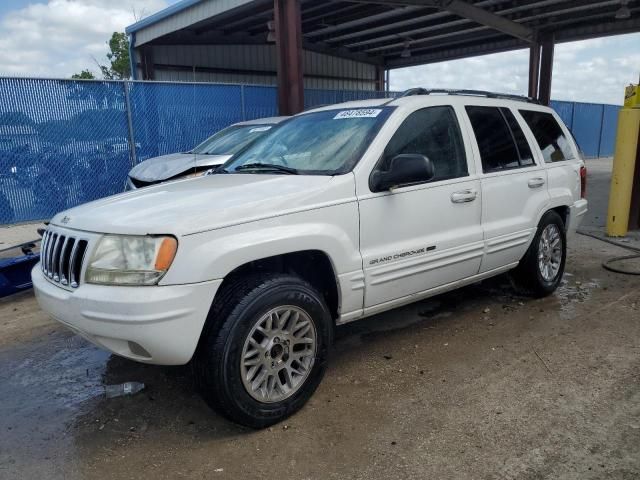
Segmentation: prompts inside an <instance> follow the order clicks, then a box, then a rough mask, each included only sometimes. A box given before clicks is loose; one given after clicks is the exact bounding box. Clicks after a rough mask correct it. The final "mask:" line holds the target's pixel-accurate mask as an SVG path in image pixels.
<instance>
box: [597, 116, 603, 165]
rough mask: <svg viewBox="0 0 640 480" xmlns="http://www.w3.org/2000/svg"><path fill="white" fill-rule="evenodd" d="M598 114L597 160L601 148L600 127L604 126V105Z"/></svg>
mask: <svg viewBox="0 0 640 480" xmlns="http://www.w3.org/2000/svg"><path fill="white" fill-rule="evenodd" d="M600 108H601V110H600V111H601V113H600V130H598V158H600V153H601V151H600V150H601V148H602V127H603V126H604V105H602V106H601V107H600Z"/></svg>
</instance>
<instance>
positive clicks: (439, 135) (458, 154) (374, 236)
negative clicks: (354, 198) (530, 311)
mask: <svg viewBox="0 0 640 480" xmlns="http://www.w3.org/2000/svg"><path fill="white" fill-rule="evenodd" d="M411 153H412V154H421V155H425V156H427V157H428V158H429V159H430V160H431V162H432V163H433V165H434V170H435V176H434V178H433V179H432V180H431V181H429V182H427V183H422V184H418V185H411V186H405V187H400V188H396V189H394V190H392V191H383V192H371V193H367V194H364V195H361V196H360V198H359V199H358V201H359V207H360V242H361V252H362V257H363V263H364V273H365V302H364V303H365V308H370V307H375V306H381V307H382V306H384V305H385V304H389V303H391V304H392V303H394V302H396V301H397V302H402V301H403V300H406V299H407V297H410V296H412V295H415V294H419V293H421V292H425V291H426V290H430V289H432V288H435V287H438V286H441V285H445V284H448V283H451V282H455V281H457V280H460V279H463V278H467V277H470V276H472V275H475V274H477V273H478V270H479V267H480V262H481V258H482V255H483V239H482V230H481V225H480V216H481V205H482V201H481V194H480V192H481V190H480V180H479V179H478V178H477V176H476V175H475V173H471V174H470V169H469V164H468V161H467V155H466V153H465V146H464V142H463V138H462V135H461V131H460V127H459V123H458V118H457V115H456V112H455V111H454V109H453V108H452V107H450V106H435V107H429V108H424V109H421V110H417V111H415V112H413V113H411V114H410V115H409V116H408V117H407V118H406V119H405V121H404V122H403V123H402V124H401V125H400V127H399V128H398V130H397V131H396V132H395V134H394V135H393V137H392V138H391V140H390V141H389V144H388V145H387V147H386V149H385V151H384V154H383V156H382V158H381V159H380V162H379V163H378V165H377V166H376V167H375V169H378V170H386V169H387V168H388V166H389V164H390V161H391V159H392V158H394V157H395V156H396V155H399V154H411ZM471 167H472V169H471V172H473V165H472V166H471Z"/></svg>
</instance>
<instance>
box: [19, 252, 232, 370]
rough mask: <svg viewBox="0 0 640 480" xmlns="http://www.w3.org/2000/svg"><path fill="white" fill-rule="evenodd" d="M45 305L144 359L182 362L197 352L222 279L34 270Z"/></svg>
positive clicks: (90, 336) (108, 344)
mask: <svg viewBox="0 0 640 480" xmlns="http://www.w3.org/2000/svg"><path fill="white" fill-rule="evenodd" d="M31 277H32V279H33V288H34V291H35V294H36V298H37V300H38V303H39V305H40V307H41V308H42V310H44V311H45V312H47V313H48V314H50V315H51V316H52V317H53V318H54V319H55V320H57V321H59V322H60V323H62V324H64V325H66V326H67V327H69V328H70V329H71V330H73V331H75V332H76V333H78V334H80V335H82V336H83V337H85V338H86V339H87V340H89V341H90V342H92V343H94V344H96V345H98V346H99V347H101V348H104V349H106V350H109V351H111V352H113V353H115V354H117V355H120V356H123V357H126V358H130V359H132V360H136V361H139V362H144V363H153V364H160V365H183V364H185V363H187V362H189V360H191V357H192V356H193V353H194V352H195V349H196V346H197V344H198V340H199V338H200V333H201V332H202V327H203V326H204V323H205V321H206V318H207V315H208V313H209V308H210V307H211V302H212V301H213V298H214V296H215V294H216V291H217V290H218V287H219V286H220V284H221V283H222V280H212V281H209V282H202V283H192V284H186V285H166V286H152V287H128V286H110V285H92V284H86V283H85V284H81V285H80V287H78V288H77V289H74V290H73V291H70V290H66V289H63V288H61V287H59V286H57V285H54V284H53V283H51V282H50V281H49V280H48V279H46V278H45V276H44V275H43V273H42V271H41V269H40V264H37V265H36V266H35V267H34V268H33V270H32V271H31Z"/></svg>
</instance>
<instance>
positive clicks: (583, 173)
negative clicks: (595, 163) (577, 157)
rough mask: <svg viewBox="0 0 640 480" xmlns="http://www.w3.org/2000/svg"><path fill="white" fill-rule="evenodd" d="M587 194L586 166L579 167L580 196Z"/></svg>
mask: <svg viewBox="0 0 640 480" xmlns="http://www.w3.org/2000/svg"><path fill="white" fill-rule="evenodd" d="M586 195H587V167H585V166H584V165H583V166H582V167H580V198H584V197H585V196H586Z"/></svg>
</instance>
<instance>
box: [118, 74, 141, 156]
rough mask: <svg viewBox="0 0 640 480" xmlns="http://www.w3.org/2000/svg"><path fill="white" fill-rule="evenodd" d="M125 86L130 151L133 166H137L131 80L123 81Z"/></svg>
mask: <svg viewBox="0 0 640 480" xmlns="http://www.w3.org/2000/svg"><path fill="white" fill-rule="evenodd" d="M122 86H123V88H124V105H125V108H126V110H127V128H128V130H129V151H130V152H131V166H132V167H135V166H136V165H137V163H138V154H137V152H136V139H135V137H134V135H133V121H132V119H131V97H130V96H129V82H127V81H126V80H124V81H123V82H122Z"/></svg>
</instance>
